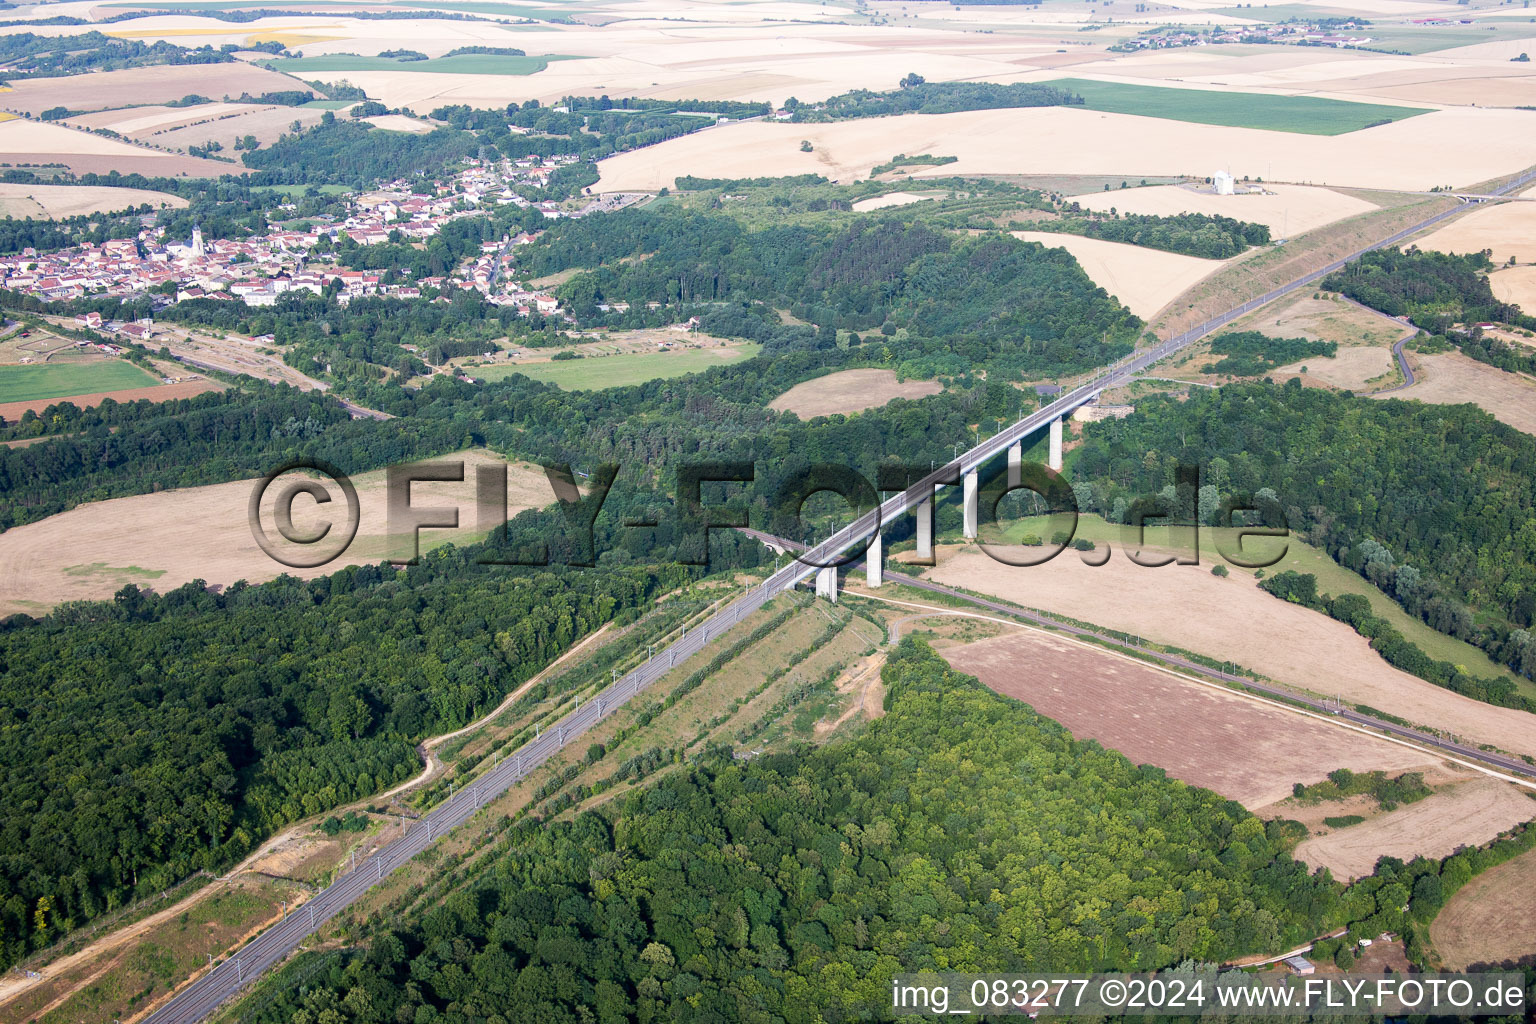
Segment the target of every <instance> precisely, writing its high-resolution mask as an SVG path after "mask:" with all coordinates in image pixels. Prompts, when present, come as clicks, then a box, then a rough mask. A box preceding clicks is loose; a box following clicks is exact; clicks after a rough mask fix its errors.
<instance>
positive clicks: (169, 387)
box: [0, 377, 224, 423]
mask: <svg viewBox="0 0 1536 1024" xmlns="http://www.w3.org/2000/svg"><path fill="white" fill-rule="evenodd" d="M222 390H224V385H223V384H220V383H219V382H218V381H216V380H208V379H207V378H206V377H199V378H198V379H196V380H184V381H180V382H178V383H176V384H152V385H150V386H148V387H142V388H127V389H124V390H122V391H97V392H94V393H92V394H89V395H70V396H68V397H67V398H35V399H32V400H30V401H26V402H0V420H4V421H6V422H7V423H15V422H16V421H17V420H19V419H21V416H22V413H24V412H26V411H27V410H28V409H31V410H32V411H33V412H42V411H43V410H44V409H46V408H48V407H49V406H50V405H58V404H59V403H60V402H69V403H71V404H73V405H74V406H75V407H76V408H79V409H89V408H91V407H93V406H97V405H100V404H101V403H102V402H104V401H106V400H107V399H108V398H110V399H112V400H113V401H114V402H137V401H139V400H140V399H144V398H147V399H149V400H150V401H151V402H169V401H171V400H172V399H174V398H191V397H192V396H193V395H200V394H202V393H203V392H204V391H222Z"/></svg>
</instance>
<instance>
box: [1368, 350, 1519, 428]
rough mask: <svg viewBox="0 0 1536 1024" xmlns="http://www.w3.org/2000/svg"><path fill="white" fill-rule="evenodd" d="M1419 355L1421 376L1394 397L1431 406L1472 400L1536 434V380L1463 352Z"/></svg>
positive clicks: (1502, 418) (1505, 419)
mask: <svg viewBox="0 0 1536 1024" xmlns="http://www.w3.org/2000/svg"><path fill="white" fill-rule="evenodd" d="M1416 358H1417V361H1418V363H1419V365H1420V366H1421V367H1422V369H1423V373H1422V375H1421V376H1420V379H1419V380H1418V381H1417V382H1416V383H1415V384H1414V385H1413V387H1411V388H1407V389H1405V390H1403V391H1396V392H1393V394H1392V395H1391V396H1390V397H1393V398H1416V399H1418V400H1419V401H1421V402H1428V403H1429V404H1431V405H1461V404H1463V403H1467V402H1470V403H1472V404H1473V405H1477V406H1480V407H1481V408H1483V409H1485V410H1487V411H1488V412H1489V413H1491V414H1492V415H1493V416H1494V418H1495V419H1498V420H1500V421H1501V422H1504V423H1508V424H1509V425H1510V426H1512V427H1514V428H1515V429H1516V430H1523V431H1525V432H1526V433H1527V434H1536V382H1533V381H1532V380H1531V379H1530V378H1529V377H1526V376H1525V375H1523V374H1519V373H1507V372H1505V371H1504V370H1500V369H1499V368H1498V367H1495V366H1489V365H1488V364H1487V363H1480V362H1478V361H1477V360H1475V359H1469V358H1467V357H1466V356H1464V355H1462V354H1461V353H1460V352H1442V353H1440V354H1439V355H1420V356H1418V357H1416Z"/></svg>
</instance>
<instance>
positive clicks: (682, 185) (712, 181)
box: [677, 174, 828, 192]
mask: <svg viewBox="0 0 1536 1024" xmlns="http://www.w3.org/2000/svg"><path fill="white" fill-rule="evenodd" d="M827 183H828V182H827V179H826V178H825V177H823V176H822V175H820V174H792V175H787V176H785V177H780V178H697V177H694V176H693V175H691V174H684V175H681V176H680V177H678V179H677V188H678V191H680V192H702V191H704V190H706V189H714V188H723V189H727V190H729V189H737V188H774V187H790V188H793V187H795V186H797V185H825V184H827Z"/></svg>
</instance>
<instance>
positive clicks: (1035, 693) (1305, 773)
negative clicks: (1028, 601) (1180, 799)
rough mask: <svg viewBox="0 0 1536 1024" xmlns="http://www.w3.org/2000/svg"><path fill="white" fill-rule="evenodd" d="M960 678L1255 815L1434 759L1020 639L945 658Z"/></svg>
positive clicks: (1048, 642)
mask: <svg viewBox="0 0 1536 1024" xmlns="http://www.w3.org/2000/svg"><path fill="white" fill-rule="evenodd" d="M942 653H943V655H944V657H945V658H946V659H947V660H948V661H949V663H950V664H951V665H953V666H954V667H955V668H956V669H957V670H959V671H961V672H969V673H971V674H972V675H974V676H976V677H977V678H978V679H980V680H981V681H982V682H983V683H985V684H986V685H987V686H989V687H991V688H992V689H993V690H996V691H997V692H998V693H1001V694H1003V695H1005V696H1008V697H1013V698H1016V699H1018V700H1022V701H1023V702H1025V703H1026V704H1029V705H1030V706H1031V707H1033V708H1034V709H1035V710H1036V711H1038V712H1040V713H1041V714H1043V715H1046V716H1048V717H1050V718H1054V719H1055V720H1056V721H1058V722H1060V723H1061V724H1062V725H1064V726H1066V727H1067V728H1068V729H1069V730H1071V732H1072V735H1074V736H1076V737H1077V738H1078V739H1094V740H1098V741H1099V742H1100V743H1102V744H1103V745H1104V746H1106V747H1111V748H1113V749H1115V750H1118V751H1120V752H1121V753H1122V754H1124V755H1125V756H1126V757H1128V758H1130V759H1131V760H1132V761H1134V762H1136V763H1137V764H1154V765H1157V766H1158V767H1159V768H1162V769H1164V770H1165V771H1167V772H1168V774H1169V775H1171V776H1173V777H1174V778H1176V779H1182V780H1183V781H1185V782H1188V783H1189V784H1190V785H1193V786H1203V787H1205V788H1206V789H1212V790H1215V791H1216V792H1218V793H1220V794H1221V795H1222V796H1225V797H1228V798H1230V799H1232V800H1236V801H1238V802H1239V803H1241V804H1243V805H1244V806H1245V807H1248V808H1249V809H1253V808H1257V807H1263V806H1265V805H1267V804H1272V803H1274V802H1275V801H1277V800H1281V799H1284V798H1285V797H1286V796H1288V795H1290V792H1291V786H1292V785H1293V784H1294V783H1297V782H1304V783H1307V784H1311V783H1313V782H1319V781H1321V780H1322V779H1323V778H1325V777H1326V776H1327V774H1328V773H1329V772H1330V771H1332V770H1333V769H1334V768H1337V767H1340V766H1343V767H1348V768H1352V769H1354V770H1355V771H1375V770H1378V769H1380V770H1383V771H1390V772H1396V771H1402V770H1407V769H1412V768H1422V767H1424V766H1426V765H1428V764H1430V763H1431V762H1432V761H1433V760H1434V759H1433V757H1432V756H1431V755H1429V754H1426V753H1424V752H1422V751H1418V750H1414V749H1412V748H1410V747H1404V746H1399V745H1398V744H1395V743H1391V742H1388V741H1387V740H1383V739H1377V738H1376V737H1373V736H1368V735H1365V734H1363V733H1358V732H1354V731H1352V730H1348V729H1344V728H1342V727H1340V726H1338V725H1335V724H1332V723H1329V722H1326V721H1322V720H1319V719H1315V718H1309V717H1307V716H1305V715H1301V714H1297V713H1295V712H1291V711H1287V710H1284V709H1282V708H1280V707H1277V706H1273V705H1266V704H1262V703H1260V702H1258V701H1255V700H1252V699H1250V698H1247V697H1243V696H1239V695H1238V694H1236V693H1233V692H1232V691H1230V690H1227V689H1225V688H1224V687H1220V686H1216V685H1205V684H1202V683H1197V682H1194V681H1192V680H1188V679H1183V678H1180V677H1179V676H1176V675H1174V674H1173V673H1171V672H1165V671H1162V670H1160V669H1157V668H1154V667H1153V666H1151V665H1147V664H1145V663H1143V662H1139V661H1135V660H1133V659H1130V658H1125V657H1121V656H1119V655H1116V654H1111V653H1109V652H1107V651H1099V650H1094V649H1093V648H1090V647H1086V646H1084V645H1082V644H1080V643H1074V642H1072V641H1070V640H1066V639H1062V638H1060V637H1056V636H1052V635H1050V634H1048V633H1042V632H1039V631H1037V630H1031V629H1020V630H1017V631H1015V632H1012V633H1008V634H1005V635H1003V636H999V637H994V638H992V639H989V640H979V641H977V642H976V643H972V644H966V645H965V646H963V647H953V648H950V649H948V650H945V651H943V652H942Z"/></svg>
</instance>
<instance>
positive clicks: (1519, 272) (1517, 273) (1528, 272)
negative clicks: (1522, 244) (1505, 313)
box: [1488, 267, 1536, 313]
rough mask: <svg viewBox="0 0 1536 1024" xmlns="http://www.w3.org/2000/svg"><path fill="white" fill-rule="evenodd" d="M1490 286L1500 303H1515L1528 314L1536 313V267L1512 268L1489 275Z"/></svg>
mask: <svg viewBox="0 0 1536 1024" xmlns="http://www.w3.org/2000/svg"><path fill="white" fill-rule="evenodd" d="M1488 285H1489V287H1491V288H1492V289H1493V294H1494V297H1495V298H1497V299H1498V300H1499V301H1500V302H1513V303H1515V305H1517V306H1519V307H1520V308H1521V309H1522V310H1524V311H1525V312H1526V313H1536V267H1510V268H1509V269H1508V270H1496V271H1494V272H1493V273H1492V274H1489V275H1488Z"/></svg>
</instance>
